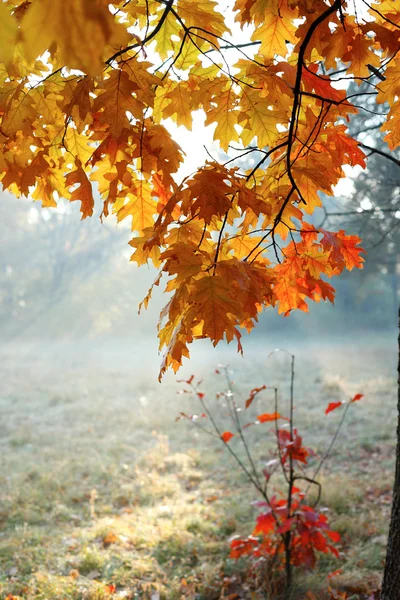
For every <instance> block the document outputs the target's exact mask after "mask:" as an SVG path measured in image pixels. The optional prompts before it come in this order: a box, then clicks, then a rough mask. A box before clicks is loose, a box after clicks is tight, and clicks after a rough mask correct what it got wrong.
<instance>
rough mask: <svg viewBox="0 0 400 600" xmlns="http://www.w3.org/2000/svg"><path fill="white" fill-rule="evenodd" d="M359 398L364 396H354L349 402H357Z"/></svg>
mask: <svg viewBox="0 0 400 600" xmlns="http://www.w3.org/2000/svg"><path fill="white" fill-rule="evenodd" d="M361 398H364V394H356V395H355V396H354V398H352V399H351V400H350V403H352V402H357V401H358V400H361Z"/></svg>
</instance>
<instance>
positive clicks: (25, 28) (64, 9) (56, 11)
mask: <svg viewBox="0 0 400 600" xmlns="http://www.w3.org/2000/svg"><path fill="white" fill-rule="evenodd" d="M21 33H22V36H23V46H24V52H25V56H26V57H27V59H28V60H29V61H31V62H33V61H34V60H35V58H37V57H38V56H39V55H41V54H43V53H44V52H45V51H46V50H47V49H48V48H49V47H50V46H51V45H52V44H57V46H58V48H59V52H60V60H61V62H62V64H65V65H67V66H68V67H69V68H71V69H79V70H81V71H83V72H84V73H87V74H89V75H98V74H99V73H101V70H102V68H103V62H102V59H103V57H104V53H105V49H106V48H107V47H108V46H109V45H110V44H112V45H116V46H125V45H127V44H128V43H129V39H130V36H129V34H128V32H127V30H126V29H125V27H124V26H123V25H121V24H119V23H117V22H116V20H115V18H114V17H113V15H112V14H111V12H110V10H109V8H108V4H107V3H105V2H103V1H102V0H90V2H88V1H87V0H68V2H65V0H35V1H34V2H32V3H31V4H30V6H29V8H28V10H27V11H26V14H25V16H24V17H23V19H22V23H21Z"/></svg>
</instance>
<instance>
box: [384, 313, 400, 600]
mask: <svg viewBox="0 0 400 600" xmlns="http://www.w3.org/2000/svg"><path fill="white" fill-rule="evenodd" d="M397 374H398V391H397V393H398V397H397V408H398V423H397V448H396V472H395V478H394V487H393V503H392V515H391V518H390V527H389V539H388V546H387V554H386V565H385V572H384V575H383V586H382V600H400V310H399V362H398V368H397Z"/></svg>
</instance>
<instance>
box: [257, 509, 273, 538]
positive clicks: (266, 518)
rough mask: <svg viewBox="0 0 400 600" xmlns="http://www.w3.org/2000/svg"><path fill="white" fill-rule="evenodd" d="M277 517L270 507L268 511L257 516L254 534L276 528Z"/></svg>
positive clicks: (265, 532)
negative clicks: (275, 517)
mask: <svg viewBox="0 0 400 600" xmlns="http://www.w3.org/2000/svg"><path fill="white" fill-rule="evenodd" d="M275 525H276V523H275V519H274V516H273V514H272V510H271V509H269V511H268V512H265V513H262V514H261V515H259V516H258V517H257V521H256V526H255V528H254V531H253V535H257V534H258V533H264V534H267V533H270V532H271V531H273V530H274V528H275Z"/></svg>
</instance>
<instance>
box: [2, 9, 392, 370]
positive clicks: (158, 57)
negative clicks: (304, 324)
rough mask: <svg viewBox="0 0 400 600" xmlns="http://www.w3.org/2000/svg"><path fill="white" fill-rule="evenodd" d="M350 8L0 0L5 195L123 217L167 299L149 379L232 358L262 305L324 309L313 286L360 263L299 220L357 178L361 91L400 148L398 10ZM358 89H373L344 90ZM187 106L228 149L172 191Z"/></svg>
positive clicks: (341, 240)
mask: <svg viewBox="0 0 400 600" xmlns="http://www.w3.org/2000/svg"><path fill="white" fill-rule="evenodd" d="M358 4H360V6H359V8H358V9H357V10H356V11H355V10H354V3H353V2H352V1H350V2H346V1H345V0H333V1H332V0H326V1H325V0H236V1H235V2H233V1H232V2H231V3H230V4H229V3H228V8H225V10H224V12H221V8H220V6H219V4H218V3H217V2H214V1H212V0H206V1H204V0H128V1H126V0H121V1H114V2H109V1H108V0H107V2H106V1H105V0H69V1H68V2H66V1H65V0H31V1H29V0H13V1H11V0H6V1H5V2H2V3H1V4H0V28H1V36H0V39H1V41H0V63H1V64H0V140H1V151H0V179H1V182H2V185H3V188H4V189H8V190H10V191H11V192H12V193H13V194H15V195H21V194H22V195H25V196H30V197H31V198H33V199H34V200H39V201H41V202H42V205H43V206H47V207H52V206H55V205H56V204H57V201H58V199H59V198H66V199H68V200H70V201H71V202H78V203H79V204H80V209H81V213H82V218H86V217H88V216H91V215H92V214H93V213H94V210H95V197H96V198H97V197H98V196H100V198H101V208H100V210H101V214H102V217H106V216H107V215H108V214H109V213H113V214H114V215H116V218H117V220H118V221H123V220H127V221H129V223H130V224H131V227H132V231H133V237H132V240H131V242H130V244H131V246H132V249H133V255H132V260H133V261H134V262H136V263H137V264H138V265H143V264H146V263H147V262H148V261H151V262H152V263H153V264H154V266H155V267H157V269H159V276H158V277H157V279H156V281H155V285H159V284H160V280H161V277H162V278H163V279H164V280H165V281H166V290H167V291H168V292H171V293H172V297H171V299H170V301H169V302H168V304H167V305H166V307H165V308H164V310H163V311H162V314H161V322H160V327H159V339H160V349H164V351H165V355H164V359H163V363H162V368H161V372H164V371H165V369H167V368H168V367H169V366H172V367H173V369H175V370H176V369H178V368H179V365H180V364H181V362H182V358H183V357H184V356H188V355H189V351H188V344H189V343H190V342H192V341H193V340H194V339H195V338H203V337H206V338H209V339H210V340H211V341H212V343H213V344H214V345H215V344H217V343H218V342H219V341H220V340H222V339H225V340H227V341H228V342H230V341H232V340H236V342H237V344H238V348H239V350H241V341H240V340H241V331H242V330H243V329H245V330H248V331H250V330H251V329H252V328H253V327H254V325H255V323H256V322H257V319H258V315H259V313H260V311H261V310H262V309H263V307H271V306H276V307H277V309H278V311H279V313H282V314H283V315H288V314H289V313H290V312H291V311H292V310H294V309H300V310H307V301H308V300H314V301H319V300H321V299H322V300H329V301H331V302H333V300H334V289H333V287H332V286H331V285H330V284H329V283H327V281H326V279H325V278H326V277H328V278H329V277H331V276H333V275H338V274H340V273H341V272H342V271H343V269H350V270H351V269H353V268H361V267H362V262H363V258H362V257H361V256H360V253H361V252H362V249H361V247H360V245H359V244H360V240H359V238H358V237H356V236H352V235H348V234H346V233H345V232H344V231H336V232H335V231H333V232H332V231H326V230H324V229H322V228H320V227H318V226H316V225H315V223H314V224H312V223H311V222H310V217H311V215H312V214H313V212H314V210H315V208H316V207H320V206H321V199H320V197H319V192H324V193H325V194H328V195H332V194H333V186H335V184H337V182H338V181H339V179H340V178H341V177H343V175H344V172H343V166H344V165H350V166H356V165H359V166H361V167H364V166H365V159H366V157H365V154H364V151H363V148H362V145H360V143H359V142H358V141H357V140H355V139H353V138H351V137H349V135H348V133H347V123H348V120H349V118H350V117H351V115H353V114H355V113H356V112H357V111H358V110H359V106H362V98H363V95H365V94H366V93H368V94H375V95H376V100H377V102H379V103H385V102H387V103H388V105H389V113H388V117H387V120H386V122H385V124H384V125H383V129H384V130H385V132H386V141H387V143H388V144H389V147H390V148H395V147H397V146H398V144H399V142H400V137H399V131H400V128H399V126H398V120H399V117H400V104H399V100H398V95H399V90H400V88H399V68H400V58H399V54H398V51H399V48H400V11H399V10H398V8H397V7H396V3H395V2H394V1H393V0H382V1H381V2H376V3H374V4H371V5H369V3H368V2H367V1H366V0H363V1H362V2H361V3H357V5H358ZM231 30H233V33H232V31H231ZM237 30H239V33H240V31H241V32H242V33H241V34H240V35H241V36H242V37H243V40H244V41H243V43H240V44H236V43H235V37H237V36H238V33H237ZM239 37H240V36H239ZM236 45H237V46H238V48H236ZM235 48H236V49H235ZM366 80H368V81H369V82H370V83H371V85H370V91H369V92H363V93H361V92H359V93H357V92H356V93H352V94H348V92H347V91H346V89H347V84H348V83H349V81H355V82H356V83H360V82H362V81H366ZM196 110H201V111H203V112H204V114H205V123H206V125H211V126H213V128H214V133H213V136H214V140H216V141H217V142H219V145H220V148H221V150H222V151H223V152H221V153H220V154H219V158H211V157H210V160H209V161H208V162H207V163H206V164H204V165H202V166H201V167H200V168H199V169H198V170H197V171H196V172H195V173H193V174H192V175H190V176H188V177H186V178H185V179H184V180H183V181H181V180H180V179H179V177H178V176H177V172H178V170H179V168H180V166H181V165H182V163H183V162H184V160H185V156H184V154H183V152H182V150H181V148H180V147H179V145H178V143H177V142H176V140H174V139H173V138H172V137H171V134H170V133H169V131H168V129H167V126H166V120H167V119H172V121H174V122H175V123H176V124H177V125H183V126H185V127H186V128H187V129H191V127H192V118H193V117H192V113H193V111H196ZM228 151H229V152H230V153H231V154H230V156H231V157H227V155H226V154H224V153H225V152H228ZM232 153H233V154H232ZM243 157H247V158H252V159H253V163H252V166H251V167H244V168H243V167H240V166H239V164H243V163H242V162H240V160H239V159H240V158H243ZM95 190H96V191H95ZM99 212H100V211H99ZM150 295H151V291H150V292H149V295H148V296H147V297H146V299H145V301H144V304H145V305H147V303H148V300H149V298H150Z"/></svg>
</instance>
